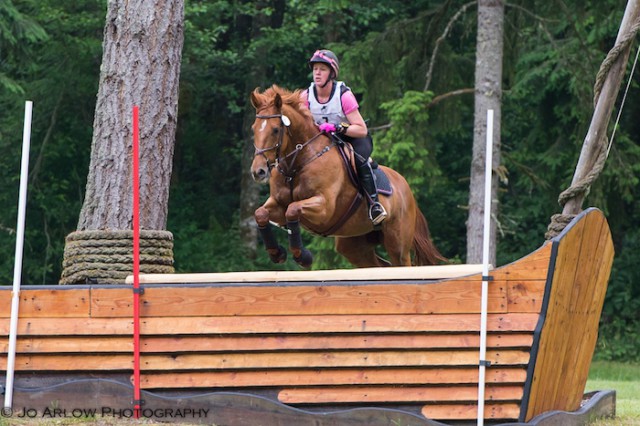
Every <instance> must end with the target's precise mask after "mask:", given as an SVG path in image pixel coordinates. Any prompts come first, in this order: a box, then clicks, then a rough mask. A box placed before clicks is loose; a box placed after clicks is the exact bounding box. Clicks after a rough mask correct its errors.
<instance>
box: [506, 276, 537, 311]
mask: <svg viewBox="0 0 640 426" xmlns="http://www.w3.org/2000/svg"><path fill="white" fill-rule="evenodd" d="M506 286H507V306H508V308H507V311H508V312H532V313H539V312H540V310H541V309H542V301H543V299H544V288H545V281H544V280H530V281H522V280H514V281H508V282H507V284H506Z"/></svg>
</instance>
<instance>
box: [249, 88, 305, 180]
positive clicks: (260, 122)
mask: <svg viewBox="0 0 640 426" xmlns="http://www.w3.org/2000/svg"><path fill="white" fill-rule="evenodd" d="M251 104H252V105H253V107H254V108H255V109H256V120H255V121H254V123H253V126H251V128H252V129H253V144H254V146H255V155H254V157H253V162H252V163H251V175H252V176H253V179H254V180H255V181H256V182H259V183H266V182H267V181H268V180H269V176H270V175H271V169H272V168H273V167H274V166H275V165H276V164H277V162H278V159H279V158H280V157H282V156H283V155H286V154H287V153H288V152H289V150H290V147H291V145H292V143H291V138H292V130H291V126H292V120H299V119H300V117H302V115H303V113H301V111H300V92H299V91H295V92H288V91H286V90H284V89H281V88H279V87H278V86H276V85H274V86H272V87H271V88H269V89H267V90H266V91H265V92H264V93H260V92H259V90H258V89H256V90H254V91H253V92H252V93H251ZM301 114H302V115H301Z"/></svg>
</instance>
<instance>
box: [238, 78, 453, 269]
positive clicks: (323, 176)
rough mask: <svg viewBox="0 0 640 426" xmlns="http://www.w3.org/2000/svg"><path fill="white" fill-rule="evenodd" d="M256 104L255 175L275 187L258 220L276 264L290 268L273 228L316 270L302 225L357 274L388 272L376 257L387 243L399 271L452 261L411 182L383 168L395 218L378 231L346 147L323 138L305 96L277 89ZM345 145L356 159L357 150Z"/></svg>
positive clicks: (254, 99) (256, 97) (255, 98)
mask: <svg viewBox="0 0 640 426" xmlns="http://www.w3.org/2000/svg"><path fill="white" fill-rule="evenodd" d="M251 103H252V104H253V106H254V107H255V109H256V120H255V122H254V123H253V126H252V129H253V134H254V145H255V156H254V159H253V163H252V164H251V173H252V175H253V178H254V179H255V180H256V181H257V182H259V183H267V182H268V183H269V189H270V195H269V198H268V199H267V201H266V202H265V203H264V204H263V205H262V206H261V207H259V208H258V209H257V210H256V212H255V220H256V222H257V224H258V229H259V232H260V235H261V237H262V239H263V241H264V244H265V248H266V249H267V252H268V253H269V256H270V257H271V260H272V261H273V262H275V263H282V262H284V261H285V260H286V255H287V252H286V250H285V249H284V248H283V247H282V246H280V245H278V243H277V241H276V238H275V235H274V234H273V232H272V227H271V223H275V224H277V225H279V226H281V227H286V228H287V230H288V234H289V250H290V251H291V253H292V255H293V258H294V260H295V261H296V262H297V263H298V264H299V265H300V266H302V267H305V268H308V267H310V266H311V263H312V262H313V256H312V255H311V253H310V252H309V250H308V249H306V248H305V247H304V246H303V244H302V238H301V235H300V227H301V226H302V227H303V228H305V229H306V230H308V231H309V232H311V233H314V234H318V235H324V236H333V237H335V248H336V250H337V251H338V253H340V254H341V255H343V256H344V257H345V258H346V259H347V260H348V261H349V262H350V263H351V264H353V265H354V266H356V267H373V266H388V265H389V262H388V261H386V260H384V259H382V258H381V257H379V256H378V255H377V254H376V251H375V248H376V246H377V245H378V244H380V243H382V245H383V246H384V248H385V250H386V251H387V254H388V256H389V258H390V261H391V262H390V264H391V265H394V266H397V265H400V266H411V264H412V260H411V259H412V253H413V258H414V264H416V265H433V264H435V263H437V262H438V261H443V260H446V259H445V258H444V257H443V256H442V255H441V254H440V253H439V252H438V250H437V249H436V247H435V246H434V245H433V243H432V241H431V238H430V235H429V228H428V226H427V221H426V219H425V218H424V216H423V214H422V213H421V212H420V210H419V208H418V206H417V204H416V200H415V198H414V197H413V194H412V193H411V190H410V188H409V185H408V184H407V181H406V180H405V179H404V178H403V177H402V176H401V175H400V174H399V173H397V172H395V171H394V170H392V169H389V168H387V167H384V166H379V167H381V168H382V169H383V170H384V172H385V174H386V175H387V177H388V179H389V182H390V183H391V187H392V192H391V195H390V196H388V197H387V196H381V197H380V202H381V203H382V204H383V205H384V208H385V209H386V210H387V213H388V216H387V218H386V219H385V221H384V222H382V224H381V225H380V226H379V227H377V228H378V229H374V227H373V225H372V223H371V221H370V220H369V217H368V206H367V203H366V200H362V194H361V193H360V192H359V190H358V187H357V185H356V184H355V183H353V182H352V181H351V180H350V177H349V173H350V172H349V170H348V168H347V167H346V165H345V164H346V163H345V161H343V159H342V158H341V153H340V149H341V148H340V146H339V144H337V143H336V141H335V140H333V139H332V138H331V137H329V136H328V135H326V134H323V133H320V132H319V131H318V127H317V126H316V125H315V123H314V122H313V118H312V116H311V113H310V111H309V110H308V109H307V108H306V107H305V106H304V105H303V104H302V103H301V102H300V91H299V90H298V91H295V92H290V91H286V90H284V89H282V88H280V87H278V86H276V85H273V86H272V87H271V88H269V89H267V90H266V91H265V92H264V93H260V91H259V90H258V89H256V90H254V91H253V92H252V93H251ZM344 145H345V151H347V153H348V155H351V156H352V155H353V152H352V150H351V149H350V145H349V144H344ZM351 160H352V158H351ZM359 201H360V202H359Z"/></svg>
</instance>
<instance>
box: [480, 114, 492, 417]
mask: <svg viewBox="0 0 640 426" xmlns="http://www.w3.org/2000/svg"><path fill="white" fill-rule="evenodd" d="M492 167H493V110H492V109H490V110H488V111H487V147H486V150H485V163H484V236H483V240H482V300H481V305H482V306H481V310H480V363H479V366H480V371H479V377H478V426H482V425H483V424H484V384H485V371H486V366H487V361H486V357H487V305H488V299H489V234H490V232H491V228H490V227H491V172H492Z"/></svg>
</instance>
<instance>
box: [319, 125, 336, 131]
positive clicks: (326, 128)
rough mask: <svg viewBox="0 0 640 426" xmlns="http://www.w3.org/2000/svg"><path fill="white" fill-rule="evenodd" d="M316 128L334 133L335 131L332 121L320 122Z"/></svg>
mask: <svg viewBox="0 0 640 426" xmlns="http://www.w3.org/2000/svg"><path fill="white" fill-rule="evenodd" d="M318 128H319V129H320V131H321V132H322V133H334V132H335V131H336V125H335V124H332V123H322V124H321V125H320V126H318Z"/></svg>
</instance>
